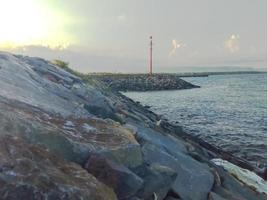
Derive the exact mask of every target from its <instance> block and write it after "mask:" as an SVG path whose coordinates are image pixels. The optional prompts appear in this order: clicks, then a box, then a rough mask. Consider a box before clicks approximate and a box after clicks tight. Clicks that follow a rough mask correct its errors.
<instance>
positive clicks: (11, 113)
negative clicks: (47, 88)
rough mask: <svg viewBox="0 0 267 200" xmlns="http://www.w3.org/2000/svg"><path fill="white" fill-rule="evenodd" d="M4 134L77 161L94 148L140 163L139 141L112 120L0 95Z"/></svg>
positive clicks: (123, 161) (123, 160)
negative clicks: (57, 111) (73, 114)
mask: <svg viewBox="0 0 267 200" xmlns="http://www.w3.org/2000/svg"><path fill="white" fill-rule="evenodd" d="M7 134H8V135H15V136H20V137H23V138H24V139H25V140H26V141H28V142H29V143H32V144H36V143H38V144H42V145H45V147H47V148H49V149H50V150H51V151H52V152H54V153H57V154H58V155H60V156H62V157H64V158H65V159H68V160H70V161H73V162H77V163H79V164H83V163H84V162H85V161H86V159H87V158H88V156H89V155H90V153H94V152H99V153H101V154H103V155H106V156H107V157H109V158H110V159H112V160H114V161H116V162H119V163H121V164H124V165H126V166H129V167H136V166H138V165H140V164H141V163H142V155H141V150H140V145H139V144H138V143H137V141H136V140H135V138H134V136H133V134H132V133H131V131H130V130H128V129H126V128H124V127H122V126H121V125H120V124H118V123H116V122H114V121H112V120H103V119H99V118H95V117H94V118H93V117H91V118H76V117H69V118H66V117H65V118H64V117H62V116H60V115H56V114H53V113H47V112H45V111H43V110H38V109H35V108H33V107H31V106H29V105H27V104H21V103H19V102H11V101H10V100H7V99H3V98H1V97H0V135H7Z"/></svg>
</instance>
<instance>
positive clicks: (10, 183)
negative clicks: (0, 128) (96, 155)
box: [0, 136, 117, 200]
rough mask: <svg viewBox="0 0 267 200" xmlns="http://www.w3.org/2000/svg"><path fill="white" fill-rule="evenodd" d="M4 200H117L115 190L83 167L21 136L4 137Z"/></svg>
mask: <svg viewBox="0 0 267 200" xmlns="http://www.w3.org/2000/svg"><path fill="white" fill-rule="evenodd" d="M0 197H1V200H10V199H21V200H36V199H41V200H42V199H48V200H53V199H64V200H78V199H90V200H91V199H92V200H116V199H117V198H116V195H115V193H114V192H113V190H112V189H110V188H108V187H107V186H105V185H104V184H102V183H100V182H99V181H98V180H97V179H96V178H95V177H94V176H92V175H90V174H89V173H87V172H86V171H85V170H84V169H82V168H81V167H80V166H78V165H76V164H74V163H70V162H66V161H65V160H62V159H60V158H58V157H56V156H54V155H52V154H50V153H49V152H48V151H47V150H45V149H42V148H40V147H37V146H33V145H28V144H27V143H25V142H24V141H23V140H21V139H19V138H17V137H11V136H1V137H0Z"/></svg>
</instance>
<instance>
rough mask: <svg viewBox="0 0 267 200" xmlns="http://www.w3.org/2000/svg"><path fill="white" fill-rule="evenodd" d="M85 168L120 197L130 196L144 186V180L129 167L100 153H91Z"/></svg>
mask: <svg viewBox="0 0 267 200" xmlns="http://www.w3.org/2000/svg"><path fill="white" fill-rule="evenodd" d="M84 168H85V169H86V170H87V171H88V172H89V173H91V174H93V175H94V176H95V177H96V178H97V179H98V180H100V181H102V182H103V183H105V184H106V185H108V186H110V187H111V188H113V189H114V191H115V192H116V194H117V196H118V198H119V199H127V198H130V197H132V196H133V195H134V194H135V193H136V192H137V191H138V190H140V189H141V188H142V187H143V180H142V179H141V178H140V177H138V176H137V175H136V174H134V173H133V172H132V171H130V170H129V169H128V168H127V167H125V166H123V165H120V164H117V163H115V162H114V161H112V160H109V159H107V158H105V157H104V156H101V155H98V154H93V155H90V157H89V159H88V161H87V162H86V164H85V166H84Z"/></svg>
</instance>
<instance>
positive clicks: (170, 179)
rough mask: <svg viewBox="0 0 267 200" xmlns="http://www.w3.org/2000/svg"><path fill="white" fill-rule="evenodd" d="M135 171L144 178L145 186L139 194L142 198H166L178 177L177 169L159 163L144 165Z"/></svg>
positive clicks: (158, 199) (160, 199)
mask: <svg viewBox="0 0 267 200" xmlns="http://www.w3.org/2000/svg"><path fill="white" fill-rule="evenodd" d="M134 172H135V173H137V174H138V175H139V176H140V177H142V179H143V180H144V186H143V188H142V189H141V190H140V191H139V192H138V194H137V196H139V197H140V198H142V199H154V198H155V197H156V198H157V200H163V199H165V197H166V196H167V194H168V192H169V191H170V190H171V188H172V185H173V183H174V181H175V179H176V177H177V173H176V172H175V171H173V170H172V169H170V168H168V167H166V166H162V165H159V164H152V165H150V166H149V165H143V166H141V167H138V168H137V169H135V170H134Z"/></svg>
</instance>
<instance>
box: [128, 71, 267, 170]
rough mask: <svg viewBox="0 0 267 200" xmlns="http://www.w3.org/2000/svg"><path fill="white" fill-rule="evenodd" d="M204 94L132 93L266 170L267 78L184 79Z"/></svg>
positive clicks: (262, 75) (136, 97)
mask: <svg viewBox="0 0 267 200" xmlns="http://www.w3.org/2000/svg"><path fill="white" fill-rule="evenodd" d="M185 80H187V81H189V82H191V83H193V84H196V85H200V86H201V88H200V89H191V90H180V91H161V92H128V93H125V94H126V95H127V96H128V97H130V98H132V99H133V100H136V101H140V102H141V103H142V104H143V105H149V106H151V109H152V110H153V111H155V112H156V113H158V114H162V115H164V116H165V117H166V118H168V119H169V120H170V121H173V122H176V123H177V122H179V124H180V125H181V126H183V127H184V129H185V130H186V131H188V132H190V133H191V134H194V135H196V136H198V137H201V138H203V139H205V140H206V141H208V142H209V143H212V144H214V145H216V146H218V147H221V148H223V149H224V150H226V151H228V152H231V153H234V154H235V155H237V156H240V157H243V158H245V159H247V160H249V161H250V162H251V163H252V164H254V165H260V166H267V74H257V75H255V74H251V75H221V76H209V77H196V78H195V77H194V78H185Z"/></svg>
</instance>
